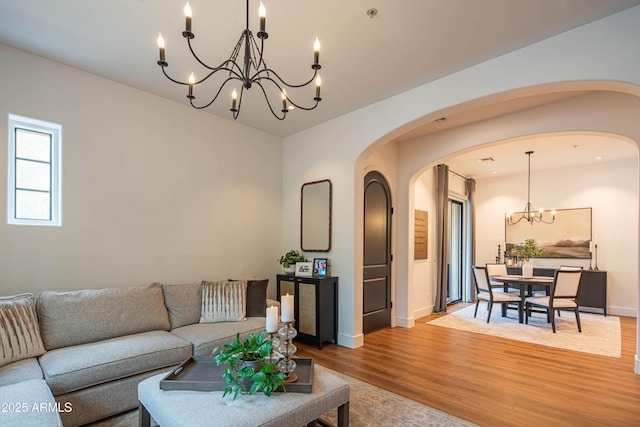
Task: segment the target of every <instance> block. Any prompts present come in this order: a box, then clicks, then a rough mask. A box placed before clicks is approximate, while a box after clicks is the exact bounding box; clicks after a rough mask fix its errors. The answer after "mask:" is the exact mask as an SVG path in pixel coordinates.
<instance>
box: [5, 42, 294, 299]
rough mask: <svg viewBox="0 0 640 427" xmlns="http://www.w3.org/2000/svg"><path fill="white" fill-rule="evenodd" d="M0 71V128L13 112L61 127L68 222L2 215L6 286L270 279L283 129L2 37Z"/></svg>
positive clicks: (274, 268) (277, 245)
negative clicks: (145, 88)
mask: <svg viewBox="0 0 640 427" xmlns="http://www.w3.org/2000/svg"><path fill="white" fill-rule="evenodd" d="M0 75H1V76H2V79H0V93H2V96H0V135H7V115H8V114H9V113H14V114H20V115H24V116H28V117H33V118H37V119H42V120H47V121H52V122H55V123H59V124H61V125H62V126H63V226H62V227H33V226H18V225H7V224H6V220H2V221H0V284H1V287H2V294H3V295H8V294H12V293H18V292H27V291H29V292H34V293H37V292H38V291H42V290H47V289H59V290H63V289H83V288H94V287H110V286H114V287H119V286H128V285H140V284H147V283H151V282H153V281H160V282H192V281H200V280H203V279H218V278H226V277H233V276H236V275H241V274H255V275H258V276H262V277H269V278H270V279H271V281H272V282H273V280H275V277H274V275H275V273H277V272H278V271H279V266H278V264H277V263H276V261H275V259H276V258H277V257H278V256H279V255H280V250H281V231H282V230H281V228H280V224H281V213H282V209H281V203H282V197H281V194H282V193H281V192H282V186H281V172H280V171H281V169H282V152H281V139H280V138H277V137H274V136H271V135H268V134H265V133H264V132H260V131H257V130H254V129H251V128H247V127H244V126H241V125H238V124H237V123H234V122H232V121H229V120H223V119H220V118H217V117H215V116H212V115H210V114H207V113H204V112H198V111H195V110H193V109H192V108H191V107H188V106H186V105H182V104H178V103H175V102H171V101H168V100H165V99H163V98H159V97H157V96H154V95H150V94H148V93H145V92H142V91H139V90H136V89H133V88H131V87H127V86H124V85H121V84H118V83H115V82H113V81H111V80H107V79H104V78H101V77H98V76H96V75H93V74H89V73H86V72H83V71H80V70H77V69H74V68H71V67H68V66H65V65H61V64H59V63H55V62H52V61H49V60H46V59H43V58H41V57H37V56H34V55H30V54H27V53H25V52H22V51H19V50H15V49H13V48H9V47H7V46H4V45H0ZM6 165H7V150H6V149H2V150H0V207H1V209H0V211H1V212H6V188H7V183H6V178H7V171H6Z"/></svg>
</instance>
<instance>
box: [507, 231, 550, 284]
mask: <svg viewBox="0 0 640 427" xmlns="http://www.w3.org/2000/svg"><path fill="white" fill-rule="evenodd" d="M542 252H544V249H542V248H539V247H538V243H537V242H536V239H526V240H525V241H524V243H520V244H518V245H514V247H513V249H511V253H512V254H513V255H516V256H518V257H521V258H524V262H523V263H522V275H523V276H524V277H533V265H532V264H531V262H530V260H531V258H534V257H537V256H540V255H542Z"/></svg>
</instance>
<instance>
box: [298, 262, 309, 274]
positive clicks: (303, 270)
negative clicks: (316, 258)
mask: <svg viewBox="0 0 640 427" xmlns="http://www.w3.org/2000/svg"><path fill="white" fill-rule="evenodd" d="M312 275H313V263H311V262H296V276H300V277H311V276H312Z"/></svg>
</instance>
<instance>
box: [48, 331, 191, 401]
mask: <svg viewBox="0 0 640 427" xmlns="http://www.w3.org/2000/svg"><path fill="white" fill-rule="evenodd" d="M190 356H191V343H190V342H187V341H185V340H183V339H181V338H180V337H178V336H175V335H173V334H171V333H169V332H165V331H152V332H143V333H140V334H135V335H127V336H124V337H119V338H112V339H109V340H105V341H101V342H97V343H91V344H82V345H77V346H72V347H65V348H59V349H57V350H52V351H48V352H47V353H45V354H44V355H42V356H40V359H39V360H40V366H42V372H43V373H44V379H45V380H46V381H47V384H49V387H51V391H52V392H53V394H54V395H56V396H57V395H60V394H63V393H68V392H71V391H74V390H79V389H82V388H86V387H91V386H94V385H97V384H101V383H104V382H108V381H113V380H117V379H120V378H125V377H128V376H131V375H136V374H140V373H144V372H148V371H152V370H155V369H159V368H163V367H169V366H173V365H176V364H180V363H182V362H184V361H185V360H186V359H188V358H189V357H190Z"/></svg>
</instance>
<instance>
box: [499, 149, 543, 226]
mask: <svg viewBox="0 0 640 427" xmlns="http://www.w3.org/2000/svg"><path fill="white" fill-rule="evenodd" d="M524 154H526V155H527V156H529V172H528V181H527V205H526V206H525V207H524V211H523V212H522V215H521V216H520V218H518V219H517V220H515V219H514V217H513V211H511V212H509V213H507V214H506V218H505V219H506V221H507V224H508V225H515V224H517V223H519V222H520V221H522V220H523V219H526V220H527V221H529V224H531V225H533V223H534V222H541V223H543V224H551V223H553V222H554V221H555V220H556V211H555V210H553V211H551V221H549V220H546V219H544V217H543V215H544V212H545V211H544V210H543V209H542V208H540V210H539V211H537V212H536V210H535V209H533V205H532V204H531V155H532V154H533V151H527V152H526V153H524Z"/></svg>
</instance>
